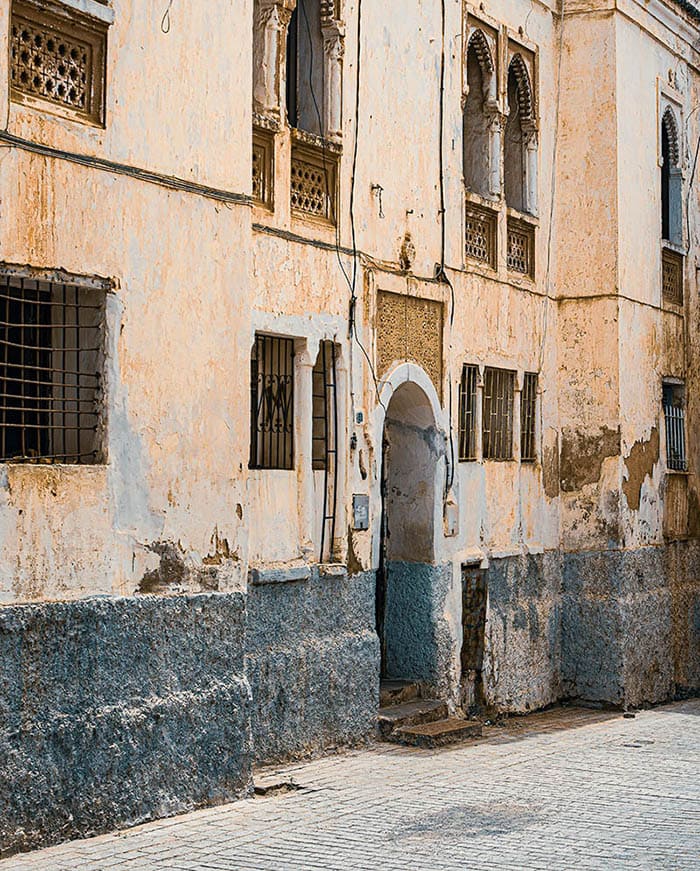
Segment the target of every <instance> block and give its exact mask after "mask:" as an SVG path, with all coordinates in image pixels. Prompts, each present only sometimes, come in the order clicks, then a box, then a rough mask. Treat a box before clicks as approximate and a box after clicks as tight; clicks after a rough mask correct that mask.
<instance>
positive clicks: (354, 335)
mask: <svg viewBox="0 0 700 871" xmlns="http://www.w3.org/2000/svg"><path fill="white" fill-rule="evenodd" d="M298 5H299V6H300V7H301V11H302V15H303V16H304V24H305V28H306V35H307V39H308V44H309V91H310V92H311V99H312V101H313V104H314V111H315V113H316V118H317V121H318V126H319V130H320V131H321V133H322V134H323V122H322V120H321V110H320V108H319V104H318V100H317V98H316V91H315V88H314V83H313V64H314V53H313V41H312V39H311V25H310V22H309V17H308V14H307V12H306V5H305V2H304V0H299V4H298ZM361 48H362V0H358V3H357V54H356V59H357V60H356V66H357V80H356V86H355V129H354V131H353V133H354V143H353V156H352V172H351V177H350V232H351V239H352V264H353V265H352V276H350V275H348V272H347V269H346V268H345V265H344V263H343V260H342V257H341V244H340V222H339V220H338V218H337V215H335V213H334V218H335V250H336V258H337V260H338V266H339V267H340V271H341V272H342V274H343V277H344V278H345V281H346V283H347V285H348V289H349V291H350V310H349V316H348V326H349V329H348V333H349V335H350V338H351V339H354V340H355V342H356V343H357V345H358V347H359V348H360V350H361V351H362V354H363V356H364V358H365V360H366V361H367V365H368V366H369V370H370V373H371V375H372V380H373V382H374V390H375V393H376V395H377V401H378V403H379V404H380V405H381V406H382V408H383V409H384V411H385V412H386V406H385V405H384V403H383V401H382V398H381V395H380V392H379V379H378V377H377V373H376V371H375V368H374V364H373V363H372V359H371V357H370V355H369V353H368V352H367V349H366V348H365V346H364V344H363V343H362V340H361V339H360V336H359V334H358V332H357V320H356V318H355V308H356V305H357V273H358V260H359V252H358V250H357V235H356V230H355V178H356V173H357V154H358V140H359V137H358V128H359V119H360V71H361V57H362V52H361ZM321 152H322V159H323V169H324V175H325V176H326V188H327V189H328V187H329V185H328V172H327V169H326V146H325V138H324V137H323V135H321Z"/></svg>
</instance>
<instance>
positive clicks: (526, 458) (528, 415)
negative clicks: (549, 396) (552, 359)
mask: <svg viewBox="0 0 700 871" xmlns="http://www.w3.org/2000/svg"><path fill="white" fill-rule="evenodd" d="M536 411H537V375H536V373H534V372H526V373H525V376H524V377H523V389H522V392H521V394H520V459H521V460H522V461H523V462H524V463H531V462H534V461H535V460H536V459H537V446H536V444H535V433H536V417H535V415H536Z"/></svg>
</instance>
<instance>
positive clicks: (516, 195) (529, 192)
mask: <svg viewBox="0 0 700 871" xmlns="http://www.w3.org/2000/svg"><path fill="white" fill-rule="evenodd" d="M503 171H504V184H505V195H506V203H507V205H509V206H510V207H511V208H513V209H517V210H518V211H520V212H530V213H533V214H534V213H535V212H536V210H537V139H536V130H535V119H534V109H533V100H532V86H531V84H530V77H529V75H528V72H527V67H526V66H525V62H524V61H523V59H522V57H521V56H520V55H519V54H516V55H515V56H514V57H513V60H512V61H511V63H510V67H509V68H508V120H507V122H506V130H505V145H504V166H503Z"/></svg>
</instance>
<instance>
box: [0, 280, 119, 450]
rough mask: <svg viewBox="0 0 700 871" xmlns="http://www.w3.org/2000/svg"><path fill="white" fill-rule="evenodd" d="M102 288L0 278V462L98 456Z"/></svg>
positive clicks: (103, 329)
mask: <svg viewBox="0 0 700 871" xmlns="http://www.w3.org/2000/svg"><path fill="white" fill-rule="evenodd" d="M104 311H105V291H104V290H99V289H95V288H94V287H82V286H80V285H79V284H76V283H62V282H51V281H40V280H33V279H29V278H20V277H16V276H14V275H7V274H5V275H0V358H1V360H2V367H1V368H0V459H1V460H3V461H15V462H20V461H21V462H37V463H54V462H55V463H98V462H100V461H101V459H102V450H101V432H102V368H103V346H104V332H105V327H104Z"/></svg>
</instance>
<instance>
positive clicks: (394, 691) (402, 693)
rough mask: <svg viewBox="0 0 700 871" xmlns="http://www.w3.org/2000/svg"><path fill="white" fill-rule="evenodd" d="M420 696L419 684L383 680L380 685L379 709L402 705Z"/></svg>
mask: <svg viewBox="0 0 700 871" xmlns="http://www.w3.org/2000/svg"><path fill="white" fill-rule="evenodd" d="M419 696H420V689H419V687H418V684H417V683H415V682H414V681H412V680H383V681H382V682H381V684H380V685H379V707H380V708H388V707H389V705H401V704H403V703H404V702H412V701H413V700H414V699H417V698H418V697H419Z"/></svg>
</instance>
